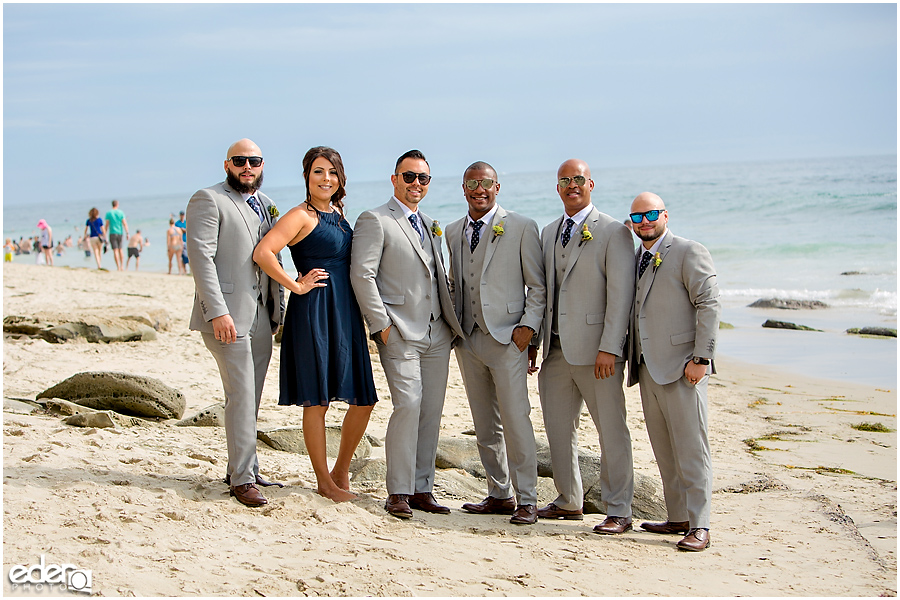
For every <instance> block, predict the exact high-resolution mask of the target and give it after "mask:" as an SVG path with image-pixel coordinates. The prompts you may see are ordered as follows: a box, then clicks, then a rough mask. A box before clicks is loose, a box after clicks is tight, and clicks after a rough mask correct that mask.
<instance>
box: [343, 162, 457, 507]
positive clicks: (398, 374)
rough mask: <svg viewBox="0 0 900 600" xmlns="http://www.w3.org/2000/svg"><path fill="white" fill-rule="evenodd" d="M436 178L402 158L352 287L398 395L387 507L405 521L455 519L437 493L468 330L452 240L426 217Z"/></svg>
mask: <svg viewBox="0 0 900 600" xmlns="http://www.w3.org/2000/svg"><path fill="white" fill-rule="evenodd" d="M430 172H431V171H430V168H429V166H428V162H427V161H426V160H425V156H424V155H423V154H422V153H421V152H419V151H418V150H410V151H409V152H407V153H405V154H403V155H402V156H401V157H400V158H399V159H397V164H396V166H395V168H394V174H393V175H391V183H392V184H393V185H394V196H393V197H392V198H391V199H390V200H389V201H388V202H387V204H384V205H382V206H379V207H378V208H375V209H372V210H369V211H366V212H364V213H362V214H361V215H360V216H359V219H357V221H356V226H355V227H354V231H353V246H352V248H351V253H350V275H351V277H350V282H351V284H352V285H353V292H354V293H355V295H356V300H357V302H358V303H359V307H360V309H361V310H362V313H363V317H364V318H365V320H366V324H367V325H368V327H369V331H370V332H371V336H372V339H374V340H375V343H376V345H377V346H378V355H379V357H380V358H381V365H382V367H384V374H385V376H386V377H387V381H388V387H389V388H390V390H391V402H392V404H393V412H392V413H391V418H390V420H389V421H388V428H387V434H386V436H385V442H384V446H385V455H386V459H387V481H386V484H387V492H388V498H387V501H386V502H385V505H384V507H385V510H387V511H388V512H389V513H390V514H392V515H394V516H395V517H398V518H401V519H408V518H410V517H412V510H411V509H413V508H415V509H417V510H423V511H426V512H432V513H438V514H448V513H449V512H450V509H449V508H447V507H446V506H441V505H440V504H438V503H437V501H436V500H435V498H434V495H433V494H432V490H433V488H434V468H435V465H434V460H435V456H436V454H437V443H438V434H439V432H440V426H441V411H442V410H443V408H444V394H445V393H446V391H447V377H448V371H449V366H450V347H451V344H452V342H453V339H454V338H455V337H456V336H457V335H461V333H462V332H461V330H460V327H459V322H458V321H457V319H456V315H455V314H454V313H453V304H452V302H451V300H450V290H449V287H448V282H447V273H446V271H445V270H444V257H443V254H442V253H441V234H442V233H443V232H442V231H441V229H440V226H439V225H438V223H437V221H432V220H431V219H430V218H428V216H426V215H425V214H423V213H422V211H420V210H419V202H421V201H422V199H423V198H424V197H425V194H427V193H428V184H429V183H430V182H431V175H430Z"/></svg>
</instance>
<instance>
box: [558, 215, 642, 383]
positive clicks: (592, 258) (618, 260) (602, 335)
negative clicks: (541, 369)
mask: <svg viewBox="0 0 900 600" xmlns="http://www.w3.org/2000/svg"><path fill="white" fill-rule="evenodd" d="M562 223H563V217H560V218H558V219H556V220H555V221H553V222H552V223H550V224H549V225H547V226H546V227H544V230H543V231H542V232H541V245H542V246H543V253H544V273H545V277H546V280H547V309H546V311H544V358H546V357H547V354H548V353H549V352H550V335H551V324H552V322H553V313H552V311H553V309H554V307H553V297H554V293H555V288H556V263H555V261H556V258H555V246H556V244H558V243H559V235H560V233H561V232H562ZM584 223H585V224H586V225H587V226H588V231H590V232H591V235H592V236H593V239H591V240H588V241H582V232H581V229H577V230H575V231H573V232H572V240H571V241H570V242H569V244H568V246H567V247H566V255H567V258H566V266H565V273H564V275H563V278H562V281H561V282H560V289H559V307H558V310H559V338H560V344H561V345H562V351H563V356H564V357H565V359H566V362H568V363H569V364H570V365H593V364H594V363H595V361H596V360H597V353H598V352H600V351H601V350H602V351H603V352H608V353H610V354H615V355H616V356H619V357H622V358H623V359H624V357H625V337H626V336H625V334H626V331H627V330H628V318H629V315H630V314H631V305H632V300H633V298H634V241H633V238H632V235H631V232H630V231H629V230H628V228H627V227H625V225H623V224H622V222H621V221H618V220H616V219H613V218H612V217H610V216H609V215H607V214H604V213H602V212H600V211H598V210H597V209H596V208H594V209H593V210H592V211H591V212H590V214H589V215H588V217H587V219H586V220H585V222H584Z"/></svg>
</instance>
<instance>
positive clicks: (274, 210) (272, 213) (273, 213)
mask: <svg viewBox="0 0 900 600" xmlns="http://www.w3.org/2000/svg"><path fill="white" fill-rule="evenodd" d="M279 214H281V213H279V212H278V208H277V207H276V206H275V205H274V204H270V205H269V215H270V216H271V217H272V218H273V219H277V218H278V215H279Z"/></svg>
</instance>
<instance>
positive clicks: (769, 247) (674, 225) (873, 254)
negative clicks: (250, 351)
mask: <svg viewBox="0 0 900 600" xmlns="http://www.w3.org/2000/svg"><path fill="white" fill-rule="evenodd" d="M350 175H351V180H350V181H349V182H348V185H347V191H348V197H347V199H346V212H347V217H348V219H349V220H350V222H351V223H354V222H355V219H356V217H357V216H358V215H359V213H360V212H362V211H364V210H366V209H369V208H372V207H374V206H378V205H379V204H382V203H384V202H385V201H386V200H387V199H388V198H390V195H391V193H392V188H391V185H390V181H389V179H388V178H387V177H385V180H384V181H376V182H355V181H353V180H352V173H351V174H350ZM460 179H461V177H460V178H437V177H436V178H435V179H434V180H433V181H432V183H431V185H430V187H429V192H428V195H427V197H426V198H425V199H424V200H423V202H422V205H421V208H422V210H424V212H425V213H426V214H428V215H429V216H430V217H432V218H434V219H438V220H439V221H440V222H441V223H442V224H443V225H444V226H446V225H447V224H449V223H450V222H452V221H454V220H456V219H458V218H460V217H461V216H462V215H463V214H464V213H465V211H466V204H465V200H464V198H463V195H462V190H461V187H460V185H461V181H460ZM498 179H499V180H500V184H501V190H500V194H499V196H498V201H499V203H501V204H502V205H503V206H504V207H505V208H507V209H510V210H514V211H517V212H519V213H522V214H525V215H527V216H530V217H531V218H533V219H535V221H537V223H538V225H539V226H541V227H543V226H544V225H546V224H547V223H549V222H551V221H552V220H554V219H555V218H557V217H558V216H559V215H560V214H561V212H562V203H561V201H560V199H559V196H558V195H557V194H556V187H555V185H556V184H555V180H556V174H555V171H553V170H548V171H546V172H539V173H505V172H503V171H502V170H501V172H500V174H499V177H498ZM593 179H594V181H595V184H596V185H595V188H594V191H593V195H592V197H593V202H594V204H595V205H596V206H597V208H598V209H600V210H601V211H603V212H605V213H607V214H610V215H612V216H615V217H617V218H620V219H623V220H624V219H625V218H626V217H627V214H628V212H629V208H630V204H631V200H632V199H633V198H634V196H636V195H637V194H638V193H640V192H642V191H652V192H655V193H657V194H659V195H660V196H661V197H662V198H663V199H664V200H665V202H666V207H667V208H668V210H669V229H671V230H672V231H673V232H674V233H675V234H677V235H680V236H683V237H687V238H691V239H695V240H697V241H699V242H701V243H703V244H704V245H705V246H706V247H707V248H708V249H709V251H710V252H711V253H712V256H713V260H714V262H715V265H716V270H717V273H718V280H719V287H720V290H721V293H722V301H723V307H724V310H723V315H722V319H723V321H726V322H728V323H731V324H733V325H734V326H735V329H733V330H727V331H723V332H722V335H721V340H720V349H719V352H720V353H721V354H723V355H726V356H731V357H734V358H738V359H741V360H745V361H747V362H752V363H756V364H764V365H771V366H772V368H775V369H787V370H791V371H801V372H803V373H805V374H808V375H814V376H817V377H822V378H824V379H840V380H849V381H858V382H861V383H868V384H873V385H878V386H882V387H887V388H890V389H895V386H896V382H897V350H896V340H881V339H865V338H858V337H855V336H848V335H846V334H845V333H844V331H845V330H846V329H847V328H850V327H863V326H882V327H891V328H896V327H897V157H896V156H877V157H855V158H830V159H810V160H791V161H771V162H752V163H732V164H716V165H693V166H668V167H640V168H622V169H603V168H595V169H594V170H593ZM199 183H201V184H203V185H208V184H209V183H211V182H199ZM198 187H199V186H198ZM193 191H194V190H184V193H183V194H168V195H155V196H142V197H121V198H119V200H120V202H121V208H122V209H123V210H124V212H125V213H126V216H127V219H128V223H129V226H130V228H131V230H135V229H140V230H141V231H142V233H143V234H144V236H145V237H148V238H149V240H150V246H149V247H148V248H146V250H145V251H144V253H143V254H142V256H141V270H144V271H157V272H165V271H166V270H167V264H166V250H165V231H166V229H167V227H168V219H169V217H170V216H171V215H176V216H177V213H178V211H179V210H183V209H184V207H185V205H186V203H187V200H188V199H189V198H190V195H191V194H192V193H193ZM264 191H265V192H266V193H267V194H268V195H269V196H270V197H271V198H272V199H273V200H274V201H275V202H276V204H278V206H279V208H280V210H281V211H282V212H285V211H286V210H287V209H289V208H291V207H293V206H295V205H297V204H298V203H299V202H301V201H302V200H303V198H304V197H305V192H304V190H303V189H302V188H300V187H289V188H272V189H268V188H266V189H264ZM94 205H95V206H97V207H98V208H99V209H100V211H101V214H105V212H106V210H108V208H109V200H108V199H103V200H99V199H98V200H97V201H96V203H95V204H94ZM88 209H90V206H89V205H87V204H86V203H83V202H79V203H77V204H73V203H72V202H71V201H68V202H66V201H61V202H55V203H47V204H37V203H31V204H28V205H25V206H16V205H12V206H8V205H4V207H3V236H4V238H7V237H12V238H15V239H18V238H19V237H20V236H29V235H35V234H36V233H37V232H38V230H37V228H36V227H35V225H36V223H37V220H38V219H40V218H45V219H47V221H48V222H49V223H50V225H51V226H52V227H53V230H54V235H55V238H56V239H57V240H59V239H64V238H65V236H67V235H70V234H71V235H72V236H73V238H76V239H77V237H79V236H80V235H81V234H82V233H83V231H84V222H85V220H86V219H87V212H88ZM635 243H637V241H636V242H635ZM283 258H285V259H287V262H288V263H290V259H289V257H288V256H287V255H286V254H285V255H284V256H283ZM14 260H15V261H16V262H34V260H35V257H34V255H30V256H24V255H23V256H16V257H15V259H14ZM132 262H133V261H132ZM56 263H57V264H62V265H69V266H84V267H93V266H94V261H93V259H92V258H86V257H85V256H84V253H83V252H81V251H79V250H78V249H77V248H70V249H68V250H67V251H66V253H65V254H64V256H62V257H57V259H56ZM103 264H104V266H105V267H107V268H109V267H114V262H113V259H112V254H111V253H108V254H106V255H105V256H104V257H103ZM845 273H852V274H845ZM770 297H779V298H793V299H800V300H821V301H822V302H825V303H826V304H828V305H829V308H828V309H825V310H817V311H811V310H804V311H787V310H762V309H751V308H748V306H747V305H748V304H750V303H752V302H753V301H755V300H757V299H759V298H770ZM769 318H772V319H777V320H784V321H791V322H795V323H800V324H803V325H808V326H811V327H815V328H817V329H822V330H824V331H823V332H821V333H819V332H797V331H778V330H769V329H762V328H761V324H762V323H763V322H764V321H765V320H766V319H769Z"/></svg>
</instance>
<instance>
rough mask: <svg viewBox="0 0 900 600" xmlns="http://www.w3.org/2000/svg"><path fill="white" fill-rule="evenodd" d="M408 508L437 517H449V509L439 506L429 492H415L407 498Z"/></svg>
mask: <svg viewBox="0 0 900 600" xmlns="http://www.w3.org/2000/svg"><path fill="white" fill-rule="evenodd" d="M409 507H410V508H415V509H416V510H424V511H425V512H430V513H436V514H439V515H449V514H450V509H449V508H447V507H446V506H441V505H440V504H438V503H437V500H435V499H434V495H433V494H432V493H431V492H417V493H415V494H413V495H412V496H410V497H409Z"/></svg>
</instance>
